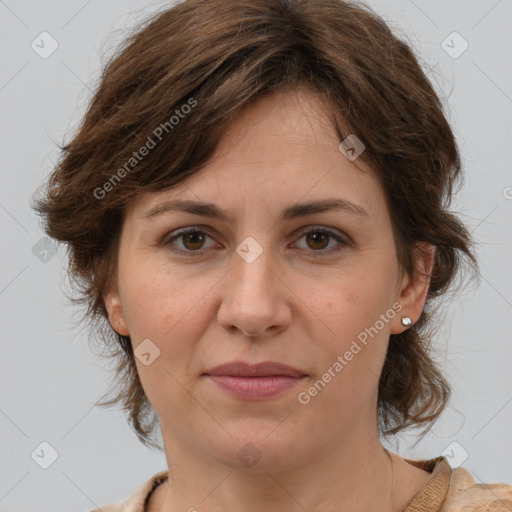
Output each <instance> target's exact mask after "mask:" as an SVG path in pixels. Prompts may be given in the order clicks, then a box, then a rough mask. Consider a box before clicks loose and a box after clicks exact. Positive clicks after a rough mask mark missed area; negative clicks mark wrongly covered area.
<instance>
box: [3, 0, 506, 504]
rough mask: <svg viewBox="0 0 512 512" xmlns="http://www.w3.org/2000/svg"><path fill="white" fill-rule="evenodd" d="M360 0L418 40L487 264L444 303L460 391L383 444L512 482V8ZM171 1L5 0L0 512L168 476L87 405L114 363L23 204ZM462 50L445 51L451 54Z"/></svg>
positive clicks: (445, 355)
mask: <svg viewBox="0 0 512 512" xmlns="http://www.w3.org/2000/svg"><path fill="white" fill-rule="evenodd" d="M368 3H369V4H370V5H371V6H372V7H374V8H375V9H376V10H377V11H378V12H379V13H380V14H381V15H383V17H384V18H385V19H386V20H387V21H388V22H389V23H390V24H391V25H392V28H394V29H395V30H396V31H398V32H399V33H400V34H401V35H402V37H405V38H407V39H409V41H410V42H411V44H413V46H414V47H415V48H416V50H417V52H419V54H420V56H421V59H422V62H423V65H424V68H425V70H426V71H427V72H428V74H429V77H430V78H431V79H432V81H433V82H434V85H435V87H436V89H437V90H438V92H439V94H441V95H442V97H443V101H444V103H445V104H446V108H447V109H448V110H447V115H448V117H449V120H450V122H451V124H452V126H453V127H454V130H455V133H456V135H457V138H458V141H459V144H460V150H461V153H462V157H463V162H464V167H465V170H466V179H465V186H464V188H463V189H462V191H461V193H460V194H459V195H458V196H457V199H456V201H455V203H454V209H456V210H458V211H460V212H461V215H462V218H463V220H465V221H466V222H467V223H468V224H469V226H470V227H471V230H472V233H473V235H474V236H475V237H476V239H477V241H478V256H479V258H480V261H481V267H482V282H481V286H480V287H478V288H477V287H468V288H466V289H465V290H464V292H463V293H461V294H460V295H459V296H458V297H457V298H456V299H455V300H454V301H453V302H452V304H451V306H450V309H449V310H448V311H447V318H446V323H445V325H444V328H443V329H442V331H441V333H440V336H439V339H438V340H437V345H436V354H437V357H438V359H439V361H440V362H441V366H442V368H443V369H444V371H445V372H446V374H447V376H448V378H449V380H450V381H451V383H452V384H453V390H454V396H453V400H452V403H451V404H450V408H449V409H448V410H447V411H446V412H445V414H444V415H443V416H442V418H441V420H440V421H439V422H438V423H437V424H436V425H435V427H434V429H433V430H432V431H431V432H430V433H429V434H428V435H427V437H426V438H425V440H424V441H422V442H421V443H419V444H417V445H416V446H414V447H413V446H412V444H413V442H414V440H415V438H414V435H413V433H411V434H410V435H402V436H398V437H397V438H395V439H394V440H393V441H392V442H390V444H389V447H391V448H392V449H394V450H396V451H398V452H399V453H400V455H402V456H404V457H409V458H430V457H436V456H438V455H439V454H441V453H445V454H447V456H449V457H450V460H451V461H452V463H453V465H454V466H456V465H458V464H460V463H462V465H463V467H465V468H466V469H467V470H468V471H470V473H471V474H472V475H473V477H474V478H475V480H476V481H477V482H488V483H491V482H507V483H512V466H511V464H510V460H511V455H512V441H511V437H510V431H511V429H510V426H511V424H512V385H511V384H512V377H511V375H512V372H511V370H512V343H510V341H511V335H510V332H511V327H512V321H511V319H512V310H511V308H512V277H511V272H510V262H511V261H512V258H511V256H512V188H511V187H512V168H511V157H510V148H511V134H512V131H511V124H512V123H511V118H512V71H511V64H512V57H511V51H512V31H511V29H510V20H511V19H512V1H510V0H500V1H496V0H471V1H468V0H464V1H463V2H462V1H444V0H443V1H440V0H436V1H432V0H430V1H426V0H416V1H414V2H413V1H411V0H392V1H390V0H386V1H384V0H372V1H369V2H368ZM164 5H165V3H164V2H161V1H160V2H145V1H142V0H139V1H134V0H132V1H126V0H124V1H121V0H115V1H112V0H111V1H109V2H105V1H104V2H99V1H98V0H89V1H83V0H72V1H69V0H68V1H66V2H64V1H63V0H59V1H51V2H50V1H48V2H34V1H22V0H5V1H3V0H0V38H1V42H2V52H1V58H2V62H1V72H0V109H1V120H2V122H1V126H0V129H1V133H0V144H1V155H2V161H1V164H0V168H1V173H2V187H1V189H0V225H1V230H2V231H1V233H2V241H3V243H2V244H1V246H0V247H1V248H0V253H1V266H0V315H1V327H2V328H1V331H0V332H1V348H2V352H1V353H2V357H1V358H0V379H1V380H0V384H1V385H0V461H1V462H0V510H1V511H7V510H9V511H26V510H40V511H49V510H52V511H65V510H76V511H86V510H90V509H92V508H95V507H97V506H100V505H105V504H107V503H110V502H112V501H116V500H119V499H122V498H125V497H126V496H128V495H129V494H130V493H131V492H132V491H133V490H134V489H135V488H136V487H138V486H139V485H141V484H142V483H143V482H144V481H146V480H147V479H148V478H149V477H150V476H151V475H153V474H154V473H156V472H158V471H160V470H162V469H165V468H166V467H167V466H166V463H165V458H164V455H163V453H159V452H156V451H151V450H148V449H146V448H145V447H144V446H143V445H142V444H140V443H139V442H138V440H137V438H136V437H135V435H134V434H133V433H132V432H131V431H130V430H129V428H128V426H127V423H126V421H125V419H124V417H123V416H122V414H121V413H120V412H117V411H115V410H112V411H108V410H105V409H99V408H98V407H95V406H94V403H95V402H96V401H97V400H98V399H99V397H100V396H101V395H102V394H103V393H104V391H105V390H106V387H107V384H108V383H109V378H110V373H109V372H108V365H107V364H106V363H105V361H101V360H98V358H97V357H95V356H93V354H91V353H90V350H89V348H88V344H87V339H86V333H85V332H79V331H77V330H76V329H73V328H72V318H73V311H72V309H71V308H70V307H69V306H68V304H67V301H66V298H65V296H64V294H63V291H64V290H65V289H66V285H65V281H64V279H63V278H64V268H65V254H64V250H63V249H62V248H59V250H58V252H57V253H56V254H55V255H53V256H52V252H51V250H52V247H51V246H50V247H48V248H47V249H49V252H44V249H45V247H44V241H43V242H40V240H41V239H42V238H43V233H42V232H41V230H40V228H39V225H38V218H37V217H36V215H35V214H34V213H33V212H32V211H31V210H30V207H29V198H30V196H31V195H32V194H33V192H34V190H35V189H36V187H37V186H38V185H40V184H41V182H42V181H43V180H44V178H45V176H46V175H47V174H48V172H49V171H50V169H51V168H52V165H53V164H54V163H55V161H56V159H57V156H58V148H57V147H56V143H61V142H62V141H63V138H64V136H65V134H67V133H68V132H69V130H71V129H72V128H73V127H74V126H75V124H76V122H77V121H78V120H79V119H80V116H81V115H82V114H83V112H84V107H85V105H86V102H87V100H88V98H89V97H90V93H91V90H93V89H94V86H95V84H96V83H97V79H98V77H99V73H100V65H101V60H100V55H101V54H102V53H103V51H104V50H106V51H109V50H111V49H112V48H113V47H114V46H115V44H116V42H117V41H119V40H120V38H122V37H123V34H124V33H125V31H126V29H127V28H128V29H129V28H130V27H132V26H133V25H134V23H135V22H136V21H138V20H140V19H142V18H144V17H145V16H146V15H148V14H150V13H152V12H154V11H155V10H156V9H160V8H161V7H162V6H164ZM167 5H169V4H167ZM43 31H47V32H48V33H50V34H51V36H52V37H53V38H54V39H55V40H56V41H57V42H58V45H59V46H58V49H57V50H56V51H55V52H54V53H53V54H52V55H50V56H49V57H48V58H46V59H43V58H42V57H41V56H40V55H39V54H38V53H36V51H34V50H33V49H32V47H31V43H32V41H34V40H36V42H37V41H40V39H38V36H39V34H41V32H43ZM454 31H457V32H458V33H459V34H460V35H461V36H462V37H463V38H464V40H466V41H467V43H468V44H469V47H468V49H467V50H466V51H465V52H464V53H462V54H461V55H459V56H457V58H454V57H453V56H450V55H448V54H447V53H446V51H445V49H443V46H442V42H443V41H444V40H445V39H446V38H447V36H449V35H450V34H451V33H452V32H454ZM452 39H453V38H452ZM460 43H461V41H460V40H456V39H455V40H454V42H453V43H452V42H451V39H448V42H447V43H445V45H446V44H449V45H450V46H452V47H453V48H452V49H451V50H450V51H451V52H452V53H453V52H457V53H458V52H459V51H460V49H461V48H462V46H461V44H460ZM45 48H46V49H48V48H50V46H49V40H47V44H45ZM37 244H39V245H37ZM41 244H43V245H41ZM34 247H35V248H34ZM45 259H47V261H46V262H44V260H45ZM43 441H46V442H48V443H49V444H50V445H51V446H52V447H53V448H54V449H55V450H56V451H57V452H58V458H57V460H56V461H55V462H54V463H53V464H52V465H51V466H50V467H49V468H48V469H42V468H41V467H40V466H39V465H38V464H36V462H35V461H34V460H33V458H32V457H31V454H32V453H33V451H34V450H35V449H36V448H38V447H39V445H40V443H41V442H43ZM452 443H456V444H452ZM43 451H44V450H43ZM466 452H467V459H466V458H465V457H466ZM45 453H46V454H48V453H49V452H48V450H46V452H45Z"/></svg>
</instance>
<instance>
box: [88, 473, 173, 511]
mask: <svg viewBox="0 0 512 512" xmlns="http://www.w3.org/2000/svg"><path fill="white" fill-rule="evenodd" d="M168 477H169V472H168V471H167V470H165V471H160V472H159V473H157V474H155V475H153V476H152V477H151V478H150V479H149V480H147V481H146V482H144V483H143V484H142V485H141V486H139V487H137V488H136V489H135V490H134V491H133V492H132V493H131V494H130V495H129V496H128V497H127V498H126V499H124V500H122V501H116V502H115V503H110V504H109V505H104V506H102V507H100V508H97V509H94V510H91V511H90V512H144V510H145V504H146V500H147V499H148V497H149V495H150V494H151V493H152V492H153V491H154V490H155V489H156V487H158V485H160V484H161V483H162V482H163V481H165V480H166V479H167V478H168Z"/></svg>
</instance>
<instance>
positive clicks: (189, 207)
mask: <svg viewBox="0 0 512 512" xmlns="http://www.w3.org/2000/svg"><path fill="white" fill-rule="evenodd" d="M175 211H178V212H187V213H192V214H194V215H200V216H202V217H210V218H213V219H218V220H221V221H224V222H232V221H233V216H232V215H230V214H229V213H227V212H225V211H224V210H222V209H220V208H219V207H218V206H217V205H215V204H213V203H205V202H201V201H191V200H185V199H172V200H169V201H164V202H163V203H160V204H157V205H156V206H154V207H153V208H151V209H149V210H148V211H146V212H145V213H143V214H142V215H141V218H143V219H154V218H155V217H158V216H160V215H162V214H164V213H169V212H175ZM327 211H344V212H347V213H351V214H354V215H359V216H362V217H369V215H368V213H367V212H366V210H364V208H362V207H361V206H359V205H357V204H355V203H352V202H351V201H348V200H347V199H341V198H332V199H320V200H318V201H310V202H307V203H297V204H294V205H291V206H288V207H287V208H285V209H284V210H283V212H282V214H281V219H280V220H291V219H297V218H300V217H305V216H307V215H313V214H315V213H322V212H327Z"/></svg>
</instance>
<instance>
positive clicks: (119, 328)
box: [103, 288, 130, 336]
mask: <svg viewBox="0 0 512 512" xmlns="http://www.w3.org/2000/svg"><path fill="white" fill-rule="evenodd" d="M103 300H104V302H105V308H106V309H107V312H108V320H109V322H110V325H111V326H112V329H114V331H116V332H117V333H118V334H120V335H121V336H129V334H130V333H129V331H128V324H127V323H126V318H125V316H124V312H123V305H122V303H121V297H120V296H119V293H118V292H117V291H116V290H114V289H112V288H110V289H109V290H108V291H107V292H106V293H105V294H104V295H103Z"/></svg>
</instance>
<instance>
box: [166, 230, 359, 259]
mask: <svg viewBox="0 0 512 512" xmlns="http://www.w3.org/2000/svg"><path fill="white" fill-rule="evenodd" d="M195 232H200V233H204V234H206V235H207V236H209V237H210V238H212V239H214V238H215V237H214V235H212V230H211V229H210V228H209V227H208V226H203V225H191V226H186V227H183V228H177V229H175V230H173V231H171V232H170V233H167V234H166V235H165V236H164V237H163V238H162V241H161V242H160V244H161V245H164V246H167V245H170V244H171V242H173V241H174V240H177V239H179V238H180V237H181V236H183V235H186V234H188V233H195ZM311 232H322V233H325V234H327V235H328V236H329V237H330V238H333V239H335V240H336V241H337V242H338V244H339V245H341V247H337V248H332V247H331V248H330V249H320V250H317V251H315V250H314V249H299V250H301V251H306V252H308V253H310V254H311V253H312V254H313V256H319V257H322V256H329V255H331V254H334V253H337V252H340V251H341V250H343V249H344V248H345V247H346V246H349V245H352V240H351V238H350V237H349V236H348V235H346V234H345V233H344V232H342V231H339V230H337V229H335V228H329V227H326V226H322V225H318V224H312V225H309V226H305V227H303V228H301V229H300V230H298V231H297V232H295V234H294V235H293V236H294V239H296V240H298V239H300V238H302V237H303V236H304V235H306V234H308V233H311ZM294 243H295V242H294ZM170 250H171V251H173V252H175V253H177V254H183V255H190V256H201V255H203V254H204V253H205V252H206V251H207V250H208V249H199V250H197V251H192V250H188V251H187V250H183V249H178V248H172V249H170Z"/></svg>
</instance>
